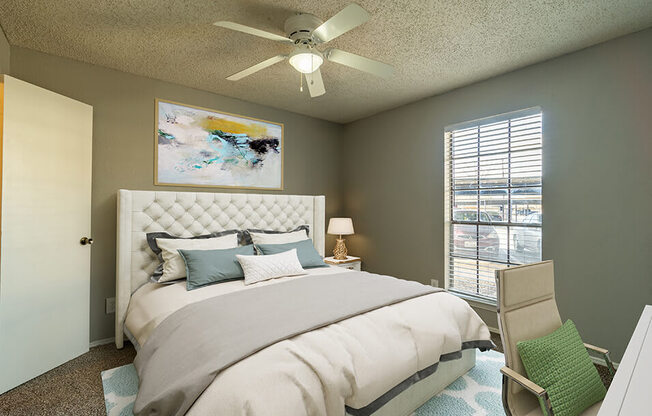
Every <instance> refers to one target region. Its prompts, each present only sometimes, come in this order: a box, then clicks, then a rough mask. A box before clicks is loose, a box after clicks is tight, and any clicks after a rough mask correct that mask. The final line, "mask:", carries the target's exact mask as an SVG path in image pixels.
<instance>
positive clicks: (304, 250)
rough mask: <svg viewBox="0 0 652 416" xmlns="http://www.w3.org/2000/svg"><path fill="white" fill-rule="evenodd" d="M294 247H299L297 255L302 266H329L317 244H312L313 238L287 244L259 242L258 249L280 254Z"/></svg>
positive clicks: (307, 267) (309, 267) (266, 252)
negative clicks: (317, 248) (319, 251)
mask: <svg viewBox="0 0 652 416" xmlns="http://www.w3.org/2000/svg"><path fill="white" fill-rule="evenodd" d="M293 248H296V249H297V257H299V262H300V263H301V267H303V268H304V269H311V268H314V267H328V265H327V264H326V263H324V260H322V258H321V256H320V255H319V253H317V250H315V246H313V245H312V240H310V239H307V240H303V241H297V242H296V243H285V244H257V245H256V250H258V252H259V253H261V254H278V253H283V252H285V251H290V250H292V249H293Z"/></svg>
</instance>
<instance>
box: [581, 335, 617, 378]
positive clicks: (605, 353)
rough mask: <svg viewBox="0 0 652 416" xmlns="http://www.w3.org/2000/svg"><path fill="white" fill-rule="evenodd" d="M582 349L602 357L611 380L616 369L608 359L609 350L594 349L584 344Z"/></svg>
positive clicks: (594, 347)
mask: <svg viewBox="0 0 652 416" xmlns="http://www.w3.org/2000/svg"><path fill="white" fill-rule="evenodd" d="M584 347H585V348H586V349H587V350H591V351H594V352H597V353H598V354H600V355H602V357H603V358H604V361H605V363H606V364H607V369H608V370H609V374H611V377H612V378H613V376H614V374H616V369H615V368H614V365H613V363H612V362H611V358H609V350H607V349H605V348H600V347H596V346H595V345H591V344H587V343H584Z"/></svg>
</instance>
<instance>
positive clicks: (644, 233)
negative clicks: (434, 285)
mask: <svg viewBox="0 0 652 416" xmlns="http://www.w3.org/2000/svg"><path fill="white" fill-rule="evenodd" d="M651 74H652V29H648V30H645V31H642V32H638V33H635V34H632V35H629V36H626V37H622V38H619V39H615V40H613V41H610V42H607V43H604V44H601V45H597V46H594V47H591V48H589V49H585V50H582V51H579V52H577V53H573V54H570V55H566V56H563V57H560V58H558V59H554V60H551V61H547V62H544V63H541V64H537V65H533V66H530V67H527V68H525V69H522V70H518V71H515V72H512V73H508V74H506V75H503V76H499V77H496V78H492V79H490V80H487V81H484V82H480V83H477V84H474V85H471V86H468V87H465V88H461V89H458V90H455V91H452V92H450V93H447V94H443V95H440V96H436V97H432V98H428V99H425V100H422V101H419V102H416V103H413V104H409V105H406V106H403V107H400V108H397V109H394V110H391V111H388V112H385V113H381V114H378V115H376V116H373V117H370V118H367V119H364V120H360V121H357V122H354V123H351V124H349V125H346V126H345V140H346V152H344V153H343V155H345V161H344V172H345V174H346V175H345V178H344V200H345V209H344V211H343V213H344V214H345V215H347V216H351V217H353V219H354V223H355V227H356V235H355V236H352V237H351V238H349V239H348V241H349V244H348V246H349V249H350V250H349V251H350V252H351V253H354V254H356V255H361V256H362V257H363V259H364V265H365V267H366V268H367V269H369V270H371V271H376V272H382V273H387V274H392V275H396V276H400V277H404V278H407V279H413V280H418V281H421V282H423V283H429V281H430V279H431V278H437V279H439V280H440V281H442V280H443V273H444V267H443V264H444V263H443V261H444V259H443V253H444V230H443V215H444V213H443V208H444V201H443V195H444V183H443V175H444V154H443V136H444V127H445V126H446V125H449V124H452V123H456V122H462V121H466V120H473V119H477V118H481V117H486V116H491V115H495V114H500V113H504V112H508V111H512V110H518V109H523V108H527V107H532V106H541V107H542V109H543V114H544V121H543V127H544V156H543V158H544V161H543V163H544V165H543V169H544V186H543V206H544V208H543V210H544V224H543V258H544V259H554V260H555V267H556V279H555V282H556V292H557V298H558V304H559V308H560V311H561V314H562V318H563V319H568V318H570V319H573V320H574V321H575V323H576V324H577V326H578V328H579V330H580V333H581V334H582V336H583V337H584V339H585V341H586V342H590V343H593V344H596V345H601V346H604V347H607V348H609V349H611V350H612V351H613V355H614V358H615V359H616V360H620V358H621V355H622V353H623V351H624V349H625V347H626V345H627V341H628V340H629V337H630V336H631V334H632V332H633V329H634V327H635V325H636V322H637V319H638V316H639V315H640V313H641V311H642V308H643V305H644V304H646V303H648V304H649V303H652V215H651V213H652V208H651V207H652V133H651V132H652V113H651V112H650V111H651V109H652V81H651V78H650V77H651ZM482 315H483V317H485V318H486V319H487V320H488V321H489V323H490V324H492V323H494V325H495V314H492V313H487V312H486V311H483V312H482ZM490 319H491V320H492V321H490Z"/></svg>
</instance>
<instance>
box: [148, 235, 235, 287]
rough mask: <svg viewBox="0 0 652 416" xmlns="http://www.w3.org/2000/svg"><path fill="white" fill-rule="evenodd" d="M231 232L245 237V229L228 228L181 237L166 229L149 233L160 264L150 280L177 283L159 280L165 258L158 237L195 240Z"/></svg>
mask: <svg viewBox="0 0 652 416" xmlns="http://www.w3.org/2000/svg"><path fill="white" fill-rule="evenodd" d="M229 234H238V241H242V239H243V237H242V235H243V231H240V230H226V231H218V232H215V233H210V234H202V235H196V236H193V237H179V236H176V235H172V234H168V233H166V232H165V231H157V232H154V233H147V234H146V235H145V237H146V238H147V245H148V246H149V248H150V249H151V250H152V251H153V252H154V254H156V256H157V257H158V261H159V264H158V266H156V269H155V270H154V273H153V274H152V275H151V276H150V277H149V280H151V281H152V282H154V283H159V284H162V285H173V284H175V283H177V282H176V281H174V280H171V281H169V282H159V279H160V278H161V276H163V259H162V258H161V249H160V248H159V246H158V244H156V239H157V238H174V239H177V238H185V239H189V240H195V239H198V238H215V237H222V236H223V235H229Z"/></svg>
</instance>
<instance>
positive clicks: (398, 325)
mask: <svg viewBox="0 0 652 416" xmlns="http://www.w3.org/2000/svg"><path fill="white" fill-rule="evenodd" d="M324 206H325V198H324V197H323V196H307V195H255V194H229V193H204V192H201V193H194V192H154V191H128V190H120V191H119V194H118V230H117V234H118V235H117V237H118V238H117V276H116V285H117V289H116V333H115V340H116V346H117V347H118V348H122V347H123V343H124V337H125V336H126V337H128V338H129V339H130V341H131V342H132V343H133V344H134V345H135V346H136V348H137V349H139V350H140V348H141V345H146V343H147V341H148V340H149V339H150V337H151V336H152V334H153V333H156V331H157V330H160V326H161V323H162V322H168V321H169V319H168V318H169V317H170V316H175V312H177V311H179V310H180V309H182V308H184V307H186V306H188V305H196V304H199V303H201V302H200V301H203V300H208V299H223V297H224V296H225V295H227V294H233V293H236V292H246V291H247V290H250V289H251V287H252V286H255V287H263V286H274V285H277V286H276V287H277V288H278V287H283V286H282V285H286V286H289V284H288V283H292V282H295V283H296V282H297V281H299V280H300V279H304V281H305V276H304V277H301V276H300V277H284V278H280V279H274V280H271V281H267V282H261V283H257V284H255V285H251V286H244V284H243V283H242V282H241V281H232V282H227V283H221V284H218V285H212V286H207V287H205V288H201V289H198V290H193V291H186V290H185V286H184V284H183V283H182V282H181V283H175V284H171V285H159V284H156V283H151V282H149V277H150V275H151V274H152V273H153V272H154V269H155V268H156V266H157V264H158V259H157V257H156V256H155V255H154V253H153V252H151V250H150V249H149V248H148V245H147V241H146V234H147V233H148V232H156V231H166V232H169V233H170V234H174V235H178V236H186V237H189V236H193V235H199V234H202V233H207V232H217V231H222V230H225V229H248V228H258V229H272V230H290V229H293V228H295V227H297V226H300V225H308V226H309V236H310V238H311V239H312V240H313V244H314V246H315V248H316V250H317V251H318V252H319V254H321V255H322V256H323V255H324V251H325V247H324V246H325V241H324V240H325V211H324ZM343 273H360V272H355V271H346V270H345V269H342V268H337V267H334V266H331V267H328V268H319V269H312V270H310V271H309V272H308V276H314V278H317V277H318V276H315V275H320V276H321V275H323V276H327V278H333V279H334V278H335V277H337V276H339V277H341V276H342V274H343ZM328 276H331V277H328ZM351 276H353V275H351ZM176 315H178V313H177V314H176ZM166 319H167V321H166ZM491 345H492V344H491V341H490V337H489V331H488V329H487V327H486V325H485V324H484V323H483V322H482V320H481V319H480V318H479V317H478V316H477V315H476V314H475V313H474V312H473V311H472V310H471V308H470V307H469V306H468V305H467V304H466V302H464V301H463V300H461V299H459V298H457V297H455V296H452V295H450V294H448V293H440V292H437V293H430V294H426V295H423V296H418V297H414V298H412V299H409V300H405V301H402V302H399V303H396V304H392V305H390V306H385V307H382V308H378V309H374V310H369V311H368V312H365V313H361V314H359V315H357V316H352V317H350V318H348V319H344V320H341V321H338V322H335V323H333V324H331V325H327V326H323V327H320V328H316V329H313V330H311V331H307V332H305V333H301V334H298V335H296V336H293V337H290V338H288V339H284V340H282V341H279V342H276V343H274V344H271V345H269V346H267V347H265V348H263V349H261V350H260V351H258V352H256V353H254V354H252V355H249V356H247V357H244V358H243V359H241V360H239V361H238V362H236V363H234V364H233V365H230V366H229V367H228V368H225V369H224V370H223V371H221V372H219V374H217V376H216V377H214V380H213V381H212V382H211V383H210V385H208V387H207V388H205V390H202V393H201V395H200V396H199V397H198V398H197V399H196V400H194V401H193V404H192V406H191V407H190V408H189V409H188V410H187V412H185V411H184V413H185V414H188V415H204V414H247V415H257V414H260V415H263V414H264V415H275V414H284V415H285V414H292V415H302V414H305V415H344V414H346V415H351V416H363V415H364V416H366V415H373V416H384V415H392V416H397V415H398V416H400V415H409V414H411V413H412V412H413V411H414V410H415V409H417V408H418V407H419V406H420V405H422V404H423V403H425V402H426V401H427V400H429V399H430V398H431V397H432V396H433V395H435V394H436V393H438V392H439V391H441V390H442V389H443V388H445V387H446V386H447V385H448V384H450V383H451V382H453V381H454V380H455V379H457V378H458V377H460V376H461V375H463V374H464V373H466V372H467V371H468V370H469V369H470V368H472V367H473V365H474V363H475V348H476V347H477V348H489V347H490V346H491ZM188 349H189V351H188V352H191V351H192V346H188ZM139 354H140V353H139ZM252 375H255V376H254V377H252ZM141 382H142V380H141Z"/></svg>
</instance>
